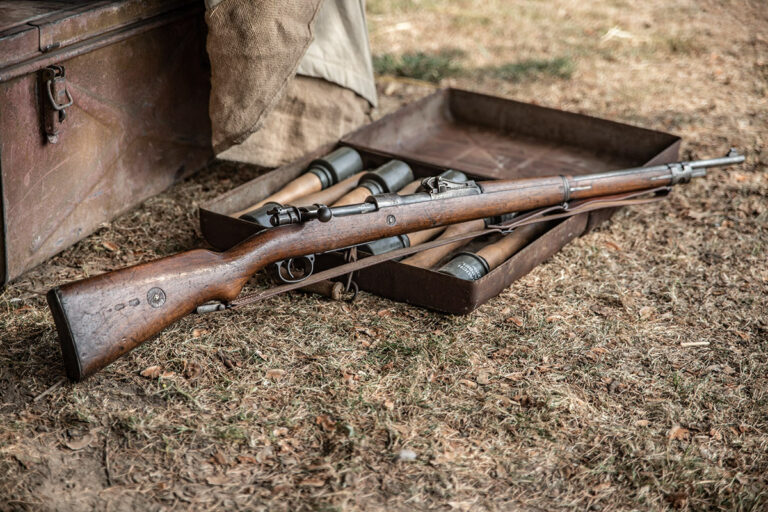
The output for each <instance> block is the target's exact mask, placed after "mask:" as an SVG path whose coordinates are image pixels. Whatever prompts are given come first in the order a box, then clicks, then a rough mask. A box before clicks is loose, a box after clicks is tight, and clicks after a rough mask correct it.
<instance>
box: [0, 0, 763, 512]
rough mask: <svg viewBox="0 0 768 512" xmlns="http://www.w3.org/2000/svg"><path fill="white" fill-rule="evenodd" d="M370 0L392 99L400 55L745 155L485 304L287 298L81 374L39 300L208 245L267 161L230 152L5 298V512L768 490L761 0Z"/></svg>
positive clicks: (695, 150)
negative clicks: (216, 222)
mask: <svg viewBox="0 0 768 512" xmlns="http://www.w3.org/2000/svg"><path fill="white" fill-rule="evenodd" d="M368 9H369V22H370V27H371V40H372V46H373V50H374V53H375V54H376V55H377V66H379V69H381V70H382V71H386V72H388V73H391V74H392V75H388V76H382V77H380V80H379V86H380V93H381V99H382V105H381V110H382V112H385V111H389V110H392V109H394V108H396V107H397V106H398V105H400V104H401V103H403V102H404V101H407V100H411V99H414V98H416V97H419V96H421V95H424V94H426V93H428V92H429V90H430V87H433V85H430V82H427V83H424V82H415V81H413V80H412V79H403V78H397V77H395V76H394V75H403V76H409V77H417V78H420V79H422V80H424V79H426V80H431V81H432V82H433V83H438V84H440V85H442V86H446V85H455V86H459V87H463V88H469V89H473V90H479V91H483V92H489V93H493V94H497V95H501V96H507V97H513V98H515V99H519V100H525V101H529V102H535V103H539V104H543V105H547V106H552V107H557V108H562V109H567V110H572V111H576V112H583V113H589V114H593V115H597V116H601V117H607V118H610V119H614V120H620V121H624V122H630V123H634V124H639V125H641V126H646V127H649V128H654V129H661V130H667V131H672V132H675V133H678V134H680V135H681V136H683V138H684V140H685V143H684V147H683V156H684V157H708V156H714V155H719V154H720V153H722V152H723V151H724V150H725V149H726V148H727V147H729V146H730V145H734V146H738V147H740V148H743V149H744V150H745V151H746V154H747V163H746V164H745V165H744V166H743V167H741V168H739V169H729V170H716V171H714V172H712V173H711V175H710V177H709V178H708V179H707V180H699V181H698V182H697V183H694V184H691V185H688V186H685V187H681V188H680V189H679V190H676V191H675V192H674V194H673V196H672V198H671V199H670V200H669V201H667V202H664V203H661V204H656V205H649V206H644V207H637V208H631V209H625V210H623V211H622V212H620V213H619V214H618V215H616V216H614V218H613V219H612V220H611V222H610V223H609V224H608V225H606V226H605V227H603V228H601V229H599V230H598V231H597V232H593V233H591V234H589V235H587V236H585V237H582V238H580V239H578V240H576V241H574V242H573V243H571V244H570V245H568V246H567V247H566V248H565V249H564V250H563V251H561V252H560V253H559V254H557V255H556V256H555V257H554V258H552V259H551V260H550V261H549V262H548V263H546V264H545V265H542V266H540V267H539V268H537V269H536V270H534V271H533V272H532V273H530V274H529V275H528V276H526V277H525V278H524V279H522V280H520V281H519V282H517V283H515V284H514V285H513V286H512V287H510V288H509V289H508V290H506V291H505V292H504V293H503V294H502V295H501V296H499V297H497V298H495V299H493V300H491V301H490V302H489V303H488V304H486V305H485V306H483V307H481V308H480V309H479V310H477V311H476V312H475V313H473V314H470V315H467V316H462V317H454V316H445V315H440V314H435V313H431V312H427V311H424V310H421V309H416V308H413V307H409V306H406V305H403V304H398V303H394V302H389V301H387V300H384V299H380V298H377V297H374V296H371V295H368V294H362V296H361V297H360V299H359V301H358V302H356V303H354V304H351V305H350V304H340V303H330V302H326V301H325V300H322V299H317V298H315V297H313V296H308V295H288V296H282V297H279V298H276V299H272V300H270V301H269V302H268V303H265V304H261V305H258V306H254V307H250V308H243V309H242V310H240V311H235V312H232V313H231V314H221V315H208V316H192V317H189V318H187V319H185V320H183V321H182V322H179V323H178V324H176V325H175V326H174V327H172V328H170V329H168V330H167V331H165V332H164V333H163V334H162V335H161V336H160V337H159V338H158V339H156V340H155V341H153V342H151V343H148V344H146V345H145V346H143V347H142V348H140V349H138V350H136V351H134V352H132V353H131V354H129V355H128V356H126V357H124V358H122V359H121V360H120V361H118V362H117V363H115V364H113V365H112V366H110V367H109V368H107V369H106V370H104V371H102V372H101V373H99V374H98V375H96V376H94V377H93V378H91V379H89V380H87V381H86V382H84V383H81V384H77V385H70V384H68V383H62V382H61V380H60V379H61V376H62V366H61V362H60V355H59V350H58V345H57V342H56V335H55V332H54V328H53V323H52V321H51V319H50V317H49V313H48V311H47V308H46V306H45V303H44V297H43V294H44V292H45V291H46V290H47V289H48V288H50V287H51V286H53V285H55V284H59V283H61V282H64V281H69V280H72V279H75V278H78V277H82V276H85V275H93V274H96V273H100V272H102V271H106V270H110V269H114V268H118V267H122V266H125V265H127V264H131V263H136V262H139V261H147V260H151V259H153V258H155V257H157V256H161V255H166V254H171V253H174V252H177V251H180V250H184V249H188V248H191V247H194V246H197V245H199V244H200V240H199V235H198V233H197V231H196V227H195V223H196V218H195V207H196V205H197V204H198V203H200V202H202V201H204V200H205V199H208V198H211V197H213V196H215V195H217V194H219V193H221V192H223V191H224V190H226V189H229V188H232V187H233V186H235V185H236V184H238V183H241V182H243V181H245V180H247V179H249V178H251V177H252V176H253V171H250V170H248V169H245V168H234V167H229V166H223V165H219V166H216V167H214V168H212V169H210V170H209V171H208V172H205V173H202V174H200V175H198V176H196V177H193V178H191V179H189V180H186V181H184V182H183V183H180V184H178V185H177V186H175V187H174V188H173V189H171V190H170V191H169V192H167V193H165V194H162V195H160V196H158V197H156V198H153V199H151V200H149V201H147V202H146V203H145V204H144V205H143V206H141V207H140V208H138V209H136V210H134V211H132V212H130V213H128V214H125V215H123V216H121V217H120V218H118V219H116V220H115V221H114V222H112V223H109V224H107V225H105V226H104V227H103V228H102V229H100V230H99V231H98V232H97V233H96V234H94V235H92V236H90V237H89V238H87V239H85V240H83V241H82V242H80V243H79V244H77V245H76V246H75V247H73V248H71V249H68V250H67V251H65V252H64V253H62V254H61V255H59V256H57V257H55V258H53V259H51V260H50V261H49V262H48V263H46V264H44V265H42V266H40V267H39V268H37V269H35V270H33V271H32V272H30V273H28V274H27V275H26V276H24V277H23V278H21V279H20V280H18V281H16V282H15V283H13V284H11V285H10V286H8V287H7V288H6V289H5V290H4V291H3V292H2V294H0V339H2V343H1V344H0V398H1V400H0V412H1V413H2V415H1V416H0V496H2V497H3V499H2V500H0V510H26V509H30V510H86V509H96V510H135V509H146V510H165V509H168V510H190V509H194V510H209V509H215V508H225V509H276V510H295V509H318V510H356V509H359V510H362V509H365V510H383V509H389V510H403V509H445V510H451V509H457V510H510V509H522V510H552V509H572V508H576V509H594V510H662V509H670V508H674V509H682V510H745V511H747V510H751V511H759V510H766V509H768V477H767V476H766V475H767V474H768V394H767V392H766V389H767V388H768V357H767V354H768V311H767V310H766V297H767V296H768V265H767V264H766V257H767V254H768V250H766V249H767V246H768V229H767V225H768V209H767V207H766V197H767V196H768V173H767V172H766V164H768V153H767V152H766V149H765V147H766V141H768V13H766V10H765V7H764V4H763V3H762V2H759V1H754V2H747V1H735V0H733V1H714V0H681V1H678V2H662V1H660V0H650V1H648V2H627V1H623V0H610V1H608V0H603V1H601V2H576V1H573V0H556V1H551V2H541V1H536V0H522V1H519V2H508V1H505V0H488V1H482V2H481V1H469V0H460V1H451V2H448V1H438V0H421V1H417V0H397V1H386V2H385V1H383V0H377V1H371V0H369V4H368ZM441 56H443V57H444V56H447V63H446V59H445V58H443V57H441ZM406 64H407V65H406ZM385 65H386V66H385ZM414 70H415V71H414ZM263 285H264V282H263V280H261V279H257V280H256V282H255V283H254V284H253V286H255V287H261V286H263ZM684 342H706V343H707V344H706V345H701V346H694V347H690V346H683V345H681V343H684ZM151 366H161V367H162V369H163V371H165V372H168V373H167V374H165V376H162V377H160V378H158V379H150V378H145V377H142V376H141V375H140V372H142V370H144V369H146V368H148V367H151ZM402 450H409V451H410V452H412V454H408V453H407V452H406V453H405V455H412V456H413V457H415V458H414V460H402V458H403V457H401V455H402V454H403V452H402ZM405 458H406V459H407V458H410V457H409V456H406V457H405Z"/></svg>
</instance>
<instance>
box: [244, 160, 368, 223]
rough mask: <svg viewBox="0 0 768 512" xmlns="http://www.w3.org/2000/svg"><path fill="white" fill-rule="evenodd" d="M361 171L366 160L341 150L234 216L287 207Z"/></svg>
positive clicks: (310, 166) (315, 163)
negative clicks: (272, 206)
mask: <svg viewBox="0 0 768 512" xmlns="http://www.w3.org/2000/svg"><path fill="white" fill-rule="evenodd" d="M362 170H363V160H362V158H360V154H359V153H358V152H357V151H355V150H354V149H352V148H347V147H342V148H339V149H337V150H336V151H333V152H332V153H330V154H328V155H326V156H324V157H323V158H318V159H317V160H313V161H312V162H310V164H309V169H307V172H305V173H304V174H302V175H301V176H299V177H298V178H296V179H295V180H293V181H291V182H290V183H288V184H287V185H286V186H284V187H283V188H281V189H280V190H278V191H277V192H275V193H274V194H272V195H271V196H269V197H266V198H264V199H262V200H261V201H259V202H258V203H256V204H253V205H251V206H249V207H248V208H246V209H244V210H241V211H239V212H236V213H233V214H232V217H241V216H243V215H245V214H247V213H249V212H251V211H252V210H256V209H258V208H259V207H261V206H264V205H265V204H267V203H279V204H288V203H290V202H291V201H293V200H294V199H298V198H300V197H302V196H306V195H309V194H312V193H315V192H319V191H321V190H324V189H327V188H328V187H330V186H332V185H335V184H336V183H339V182H342V181H344V180H345V179H346V178H348V177H350V176H352V175H353V174H355V173H358V172H360V171H362ZM310 204H311V203H310Z"/></svg>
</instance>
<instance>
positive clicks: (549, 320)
mask: <svg viewBox="0 0 768 512" xmlns="http://www.w3.org/2000/svg"><path fill="white" fill-rule="evenodd" d="M560 318H561V317H560V316H558V315H552V316H548V317H547V318H546V320H547V323H550V324H553V323H555V322H557V321H558V320H560Z"/></svg>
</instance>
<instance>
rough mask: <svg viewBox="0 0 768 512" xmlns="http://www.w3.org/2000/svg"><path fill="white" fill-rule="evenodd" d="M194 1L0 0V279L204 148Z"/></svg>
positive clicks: (52, 250)
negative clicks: (76, 0)
mask: <svg viewBox="0 0 768 512" xmlns="http://www.w3.org/2000/svg"><path fill="white" fill-rule="evenodd" d="M205 33H206V32H205V21H204V18H203V4H202V2H200V1H199V0H198V1H194V0H158V1H152V2H148V1H144V0H121V1H103V0H86V1H80V2H75V1H73V0H58V1H57V0H51V1H35V2H32V1H23V0H6V1H3V2H2V5H0V189H1V190H2V213H1V214H0V215H1V216H2V218H1V219H0V224H1V225H2V227H3V235H2V237H0V282H7V281H9V280H11V279H13V278H15V277H17V276H19V275H20V274H21V273H22V272H24V271H25V270H27V269H29V268H31V267H33V266H35V265H37V264H38V263H40V262H42V261H44V260H45V259H47V258H49V257H50V256H52V255H54V254H56V253H58V252H59V251H61V250H62V249H64V248H66V247H68V246H70V245H71V244H73V243H74V242H76V241H78V240H80V239H82V238H83V237H85V236H87V235H88V234H89V233H91V232H93V231H94V230H95V229H96V228H98V227H99V225H101V223H103V222H105V221H108V220H110V219H111V218H112V217H114V216H115V215H117V214H119V213H121V212H123V211H126V210H128V209H129V208H131V207H132V206H134V205H136V204H138V203H139V202H141V201H143V200H144V199H146V198H147V197H149V196H151V195H154V194H156V193H158V192H160V191H162V190H164V189H165V188H166V187H168V186H169V185H171V184H172V183H173V182H174V181H176V180H178V179H179V178H182V177H184V176H187V175H189V174H190V173H191V172H193V171H194V170H196V169H199V168H200V167H202V166H203V165H204V164H205V163H206V161H207V160H208V159H210V157H211V156H212V151H211V148H210V121H209V118H208V95H209V90H210V84H209V80H210V79H209V76H210V71H209V66H208V59H207V55H206V52H205Z"/></svg>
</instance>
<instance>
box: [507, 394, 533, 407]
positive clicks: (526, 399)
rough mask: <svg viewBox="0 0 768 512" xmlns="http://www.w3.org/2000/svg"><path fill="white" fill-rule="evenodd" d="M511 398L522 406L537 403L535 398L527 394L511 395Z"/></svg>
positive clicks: (530, 405)
mask: <svg viewBox="0 0 768 512" xmlns="http://www.w3.org/2000/svg"><path fill="white" fill-rule="evenodd" d="M512 400H514V401H515V402H517V403H519V404H520V405H521V406H523V407H534V406H536V405H537V402H536V400H534V399H533V398H531V397H530V396H528V395H515V396H513V397H512Z"/></svg>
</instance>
